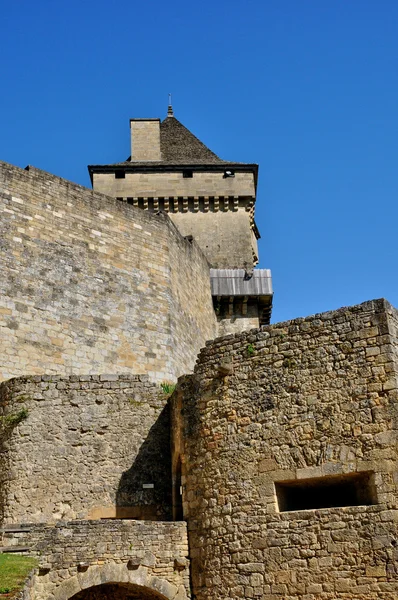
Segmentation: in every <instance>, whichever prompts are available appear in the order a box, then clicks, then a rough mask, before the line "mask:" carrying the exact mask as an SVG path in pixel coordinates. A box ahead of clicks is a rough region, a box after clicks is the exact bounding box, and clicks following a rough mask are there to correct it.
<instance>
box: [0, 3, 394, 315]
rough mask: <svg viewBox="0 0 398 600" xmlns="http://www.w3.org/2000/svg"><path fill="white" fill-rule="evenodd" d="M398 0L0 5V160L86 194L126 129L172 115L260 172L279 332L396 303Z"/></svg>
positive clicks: (125, 139)
mask: <svg viewBox="0 0 398 600" xmlns="http://www.w3.org/2000/svg"><path fill="white" fill-rule="evenodd" d="M397 30H398V2H396V0H380V1H379V2H376V1H375V0H374V1H373V2H371V1H369V0H361V1H359V0H344V1H342V0H322V1H320V0H246V1H245V2H243V1H238V0H231V1H229V2H226V1H223V0H221V1H217V0H215V1H213V2H210V1H208V0H202V2H200V3H187V2H182V0H178V1H173V0H170V1H169V2H159V1H151V0H147V1H146V2H134V1H130V2H125V1H120V2H116V3H113V4H111V3H109V2H105V1H104V0H96V1H95V2H94V1H92V0H79V2H78V1H77V0H70V1H69V2H68V3H58V2H54V1H52V2H50V1H48V0H40V2H38V3H32V2H27V1H25V0H20V1H19V2H13V3H3V6H2V18H1V22H0V34H1V35H0V50H1V56H2V63H1V65H2V66H1V84H2V85H1V89H2V92H1V94H0V132H1V133H0V159H1V160H5V161H7V162H10V163H13V164H16V165H18V166H21V167H25V166H26V165H27V164H32V165H34V166H36V167H39V168H41V169H44V170H47V171H50V172H52V173H54V174H56V175H60V176H62V177H65V178H67V179H70V180H72V181H75V182H78V183H81V184H83V185H87V186H89V185H90V183H89V177H88V174H87V169H86V165H87V164H100V163H107V162H116V161H119V160H123V159H125V158H126V157H127V156H128V155H129V118H130V117H157V116H159V117H164V116H165V115H166V111H167V95H168V92H172V93H173V105H174V110H175V115H176V117H177V118H178V119H179V120H180V121H182V122H183V123H184V125H186V126H187V127H188V128H189V129H191V131H192V132H193V133H195V134H196V135H197V136H198V137H199V138H200V139H202V141H204V142H205V143H206V144H207V145H208V146H209V147H210V148H211V149H212V150H214V151H215V152H216V153H217V154H219V155H220V156H221V158H225V159H229V160H236V161H243V162H256V163H259V165H260V179H259V187H258V197H257V212H256V220H257V223H258V226H259V229H260V231H261V234H262V238H261V240H260V253H261V262H260V266H261V267H267V268H271V269H272V273H273V280H274V288H275V297H274V311H273V318H272V320H273V322H276V321H280V320H285V319H289V318H293V317H297V316H305V315H309V314H313V313H315V312H321V311H324V310H329V309H333V308H338V307H340V306H343V305H350V304H355V303H358V302H362V301H364V300H368V299H371V298H378V297H381V296H384V297H386V298H387V299H388V300H390V302H392V303H393V304H395V305H396V306H398V283H397V278H396V264H397V254H398V253H397V233H396V229H397V225H396V223H397V220H398V214H397V212H398V209H397V199H398V176H397V162H398V161H397V159H398V146H397V140H398V78H397V72H398V69H397V67H398V31H397Z"/></svg>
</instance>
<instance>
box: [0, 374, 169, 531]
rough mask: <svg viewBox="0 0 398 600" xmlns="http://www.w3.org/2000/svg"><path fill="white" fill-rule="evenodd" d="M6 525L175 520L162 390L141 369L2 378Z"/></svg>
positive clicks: (0, 461)
mask: <svg viewBox="0 0 398 600" xmlns="http://www.w3.org/2000/svg"><path fill="white" fill-rule="evenodd" d="M0 445H1V450H2V451H1V452H0V488H1V489H2V505H3V506H2V512H3V517H4V522H5V523H20V522H27V523H32V522H55V521H57V520H60V519H63V520H66V519H87V518H88V519H98V518H104V517H111V518H114V517H119V518H123V517H128V518H137V519H155V520H167V519H169V518H171V466H170V421H169V411H168V408H167V395H166V394H165V393H164V392H163V391H162V389H161V388H160V386H157V385H154V384H151V383H149V382H148V379H147V376H138V375H136V376H123V375H119V376H118V375H108V376H107V375H101V376H94V375H93V376H71V377H63V378H62V377H59V376H58V377H57V376H42V377H40V376H34V377H31V378H20V379H13V380H11V381H8V382H4V383H2V384H1V385H0Z"/></svg>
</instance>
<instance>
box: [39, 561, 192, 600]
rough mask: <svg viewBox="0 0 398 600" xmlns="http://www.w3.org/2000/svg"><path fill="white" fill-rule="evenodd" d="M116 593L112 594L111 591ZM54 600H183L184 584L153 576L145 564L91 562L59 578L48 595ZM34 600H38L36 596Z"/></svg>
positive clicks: (184, 596)
mask: <svg viewBox="0 0 398 600" xmlns="http://www.w3.org/2000/svg"><path fill="white" fill-rule="evenodd" d="M112 591H114V592H116V594H117V595H116V596H112V594H111V592H112ZM51 596H52V598H54V599H55V600H72V599H73V600H111V596H112V598H115V600H130V599H131V600H139V599H141V600H186V599H187V597H188V596H187V593H186V590H185V587H184V585H175V584H174V583H170V582H169V581H167V579H163V578H160V577H156V576H155V575H153V574H152V573H151V572H150V570H149V569H148V568H147V567H144V566H142V565H140V566H139V567H138V568H134V567H133V568H129V567H128V565H126V564H121V563H107V564H105V565H101V566H99V565H93V566H91V567H88V568H87V569H86V570H84V571H82V572H79V573H78V574H77V575H75V576H74V577H71V578H69V579H66V580H65V581H63V582H62V583H61V584H60V585H59V586H58V587H57V588H56V589H55V590H53V592H52V594H51ZM37 600H40V599H39V598H37Z"/></svg>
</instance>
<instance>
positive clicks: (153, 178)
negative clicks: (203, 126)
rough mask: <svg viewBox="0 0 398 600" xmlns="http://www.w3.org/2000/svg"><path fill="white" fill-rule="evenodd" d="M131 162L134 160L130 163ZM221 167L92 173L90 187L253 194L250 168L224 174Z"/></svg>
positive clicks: (111, 191)
mask: <svg viewBox="0 0 398 600" xmlns="http://www.w3.org/2000/svg"><path fill="white" fill-rule="evenodd" d="M132 166H134V163H132ZM222 169H223V167H222V165H221V167H220V171H219V172H217V171H209V170H207V171H204V172H203V173H202V172H200V171H195V172H194V173H193V177H184V176H183V170H184V169H183V167H181V170H180V171H174V170H173V171H168V172H158V173H153V172H141V173H128V172H126V174H125V178H124V179H116V178H115V175H114V173H94V174H93V188H94V189H95V191H96V192H101V193H103V194H107V195H108V196H113V197H115V198H116V197H121V198H125V197H129V196H134V197H141V196H142V197H144V198H153V197H160V196H169V197H173V196H182V197H184V196H244V197H252V198H254V196H255V195H256V191H255V186H254V177H253V173H252V172H248V173H239V172H235V177H227V178H226V177H224V172H223V170H222Z"/></svg>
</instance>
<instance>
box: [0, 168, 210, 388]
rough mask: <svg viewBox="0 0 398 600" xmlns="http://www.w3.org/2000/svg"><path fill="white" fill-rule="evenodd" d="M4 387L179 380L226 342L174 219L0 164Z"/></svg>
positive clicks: (0, 363)
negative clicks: (116, 378) (123, 377)
mask: <svg viewBox="0 0 398 600" xmlns="http://www.w3.org/2000/svg"><path fill="white" fill-rule="evenodd" d="M0 215H1V219H0V239H1V261H2V262H1V264H2V277H1V282H0V332H1V340H2V352H1V356H0V380H5V379H8V378H10V377H16V376H20V375H26V374H39V375H42V374H43V373H48V374H82V375H85V374H87V373H111V374H115V373H126V372H130V373H131V372H133V373H146V374H148V375H149V377H150V379H152V380H154V381H164V380H171V381H173V380H175V379H176V377H177V376H178V375H181V374H183V373H186V372H189V371H190V370H192V368H193V365H194V362H195V358H196V355H197V352H198V351H199V349H200V347H201V346H203V345H204V343H205V341H206V340H208V339H211V338H213V337H215V336H216V334H217V323H216V317H215V315H214V310H213V304H212V299H211V293H210V283H209V265H208V262H207V260H206V258H205V257H204V255H203V253H202V252H201V250H200V249H199V247H198V246H197V245H196V243H195V241H188V240H186V239H184V238H183V237H182V236H181V234H180V233H179V231H178V230H177V228H176V226H175V225H174V224H173V223H172V221H171V220H170V219H169V217H168V216H167V215H165V214H153V213H151V214H150V213H148V212H145V211H143V210H140V209H138V208H135V207H133V206H130V205H128V204H126V203H122V202H119V201H117V200H115V199H114V198H109V197H107V196H104V195H102V194H99V193H96V192H93V191H92V190H89V189H86V188H84V187H81V186H79V185H75V184H73V183H71V182H69V181H65V180H63V179H60V178H58V177H55V176H53V175H50V174H48V173H45V172H43V171H39V170H38V169H34V168H30V169H29V171H26V170H23V169H18V168H17V167H13V166H11V165H8V164H6V163H3V162H0Z"/></svg>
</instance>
